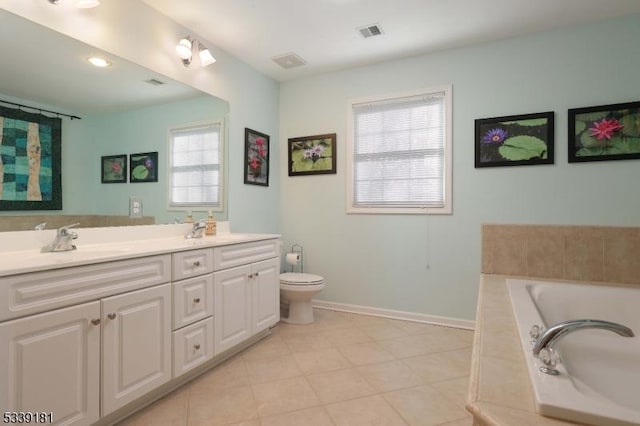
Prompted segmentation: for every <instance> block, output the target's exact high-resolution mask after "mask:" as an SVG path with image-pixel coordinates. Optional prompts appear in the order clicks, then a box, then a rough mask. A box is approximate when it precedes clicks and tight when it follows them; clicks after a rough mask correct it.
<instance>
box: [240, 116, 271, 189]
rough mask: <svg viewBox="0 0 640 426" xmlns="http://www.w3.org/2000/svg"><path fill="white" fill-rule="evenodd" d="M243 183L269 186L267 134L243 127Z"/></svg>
mask: <svg viewBox="0 0 640 426" xmlns="http://www.w3.org/2000/svg"><path fill="white" fill-rule="evenodd" d="M244 183H246V184H250V185H261V186H269V135H265V134H264V133H260V132H257V131H255V130H251V129H248V128H246V127H245V129H244Z"/></svg>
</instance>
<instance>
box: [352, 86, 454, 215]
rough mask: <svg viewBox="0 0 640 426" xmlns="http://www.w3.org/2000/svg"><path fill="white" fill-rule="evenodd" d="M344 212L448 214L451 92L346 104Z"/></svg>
mask: <svg viewBox="0 0 640 426" xmlns="http://www.w3.org/2000/svg"><path fill="white" fill-rule="evenodd" d="M349 126H350V129H349V134H348V137H347V212H348V213H393V214H424V213H436V214H438V213H440V214H445V213H451V87H450V86H447V87H444V88H438V89H435V90H429V91H421V92H415V93H411V94H406V95H402V96H397V97H390V98H389V97H387V98H384V99H381V98H376V99H367V100H360V101H357V102H350V103H349Z"/></svg>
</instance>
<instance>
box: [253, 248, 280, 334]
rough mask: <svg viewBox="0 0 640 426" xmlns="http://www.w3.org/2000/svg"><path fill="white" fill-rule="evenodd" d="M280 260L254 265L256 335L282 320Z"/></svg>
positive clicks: (270, 260) (254, 332)
mask: <svg viewBox="0 0 640 426" xmlns="http://www.w3.org/2000/svg"><path fill="white" fill-rule="evenodd" d="M278 265H279V260H278V259H277V258H276V259H269V260H265V261H262V262H258V263H255V264H253V266H252V274H251V276H252V278H251V285H252V289H251V293H252V300H253V301H252V304H253V307H252V311H251V314H252V319H253V325H252V327H253V328H252V331H253V334H256V333H258V332H260V331H262V330H264V329H267V328H269V327H271V326H272V325H274V324H275V323H277V322H278V321H279V320H280V273H279V272H278V271H279V269H278Z"/></svg>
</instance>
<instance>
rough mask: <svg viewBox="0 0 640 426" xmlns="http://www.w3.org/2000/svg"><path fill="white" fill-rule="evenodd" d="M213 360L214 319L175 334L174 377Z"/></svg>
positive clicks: (205, 320)
mask: <svg viewBox="0 0 640 426" xmlns="http://www.w3.org/2000/svg"><path fill="white" fill-rule="evenodd" d="M211 358H213V318H212V317H209V318H207V319H203V320H201V321H198V322H197V323H195V324H191V325H188V326H186V327H184V328H181V329H180V330H177V331H174V332H173V377H174V378H176V377H179V376H181V375H182V374H184V373H186V372H187V371H189V370H191V369H192V368H195V367H197V366H198V365H200V364H202V363H204V362H206V361H208V360H210V359H211Z"/></svg>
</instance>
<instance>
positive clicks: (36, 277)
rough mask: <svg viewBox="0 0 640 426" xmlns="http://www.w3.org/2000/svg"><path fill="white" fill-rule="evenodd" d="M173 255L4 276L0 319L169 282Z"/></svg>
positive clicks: (1, 279) (0, 294) (0, 286)
mask: <svg viewBox="0 0 640 426" xmlns="http://www.w3.org/2000/svg"><path fill="white" fill-rule="evenodd" d="M170 279H171V255H169V254H166V255H161V256H149V257H141V258H137V259H130V260H119V261H116V262H104V263H96V264H93V265H86V266H76V267H72V268H63V269H55V270H52V271H42V272H33V273H28V274H20V275H12V276H8V277H3V278H0V291H1V292H2V293H0V321H4V320H6V319H10V318H17V317H21V316H25V315H31V314H35V313H38V312H44V311H48V310H51V309H55V308H60V307H64V306H71V305H76V304H78V303H81V302H86V301H90V300H97V299H99V298H101V297H105V296H111V295H114V294H118V293H124V292H127V291H130V290H137V289H140V288H144V287H150V286H153V285H157V284H162V283H166V282H169V281H170Z"/></svg>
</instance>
